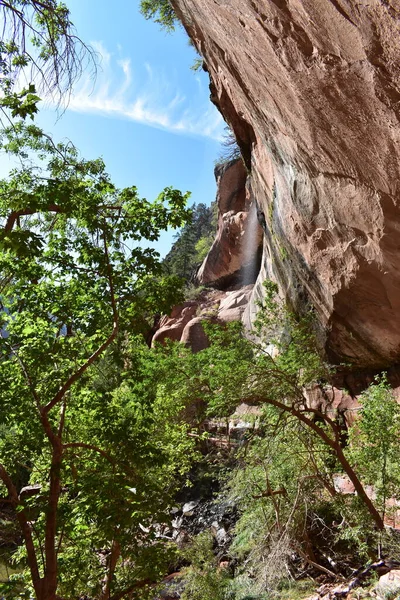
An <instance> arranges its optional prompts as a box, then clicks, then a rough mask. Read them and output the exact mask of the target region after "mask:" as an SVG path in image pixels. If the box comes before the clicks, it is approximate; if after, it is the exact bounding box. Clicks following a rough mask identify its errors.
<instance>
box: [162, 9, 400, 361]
mask: <svg viewBox="0 0 400 600" xmlns="http://www.w3.org/2000/svg"><path fill="white" fill-rule="evenodd" d="M172 4H173V5H174V8H175V10H176V12H177V14H178V16H179V17H180V19H181V20H182V22H183V24H184V26H185V28H186V30H187V32H188V34H189V35H190V37H191V38H192V40H193V41H194V43H195V45H196V47H197V48H198V50H199V51H200V53H201V54H202V56H203V57H204V60H205V68H206V69H207V70H208V72H209V74H210V80H211V98H212V100H213V102H214V103H215V104H216V105H217V107H218V108H219V110H220V111H221V113H222V114H223V116H224V118H225V120H226V121H227V122H228V124H229V125H230V126H231V128H232V129H233V131H234V133H235V136H236V138H237V140H238V142H239V146H240V148H241V151H242V155H243V158H244V162H245V165H246V168H247V170H248V172H249V178H250V183H249V185H250V186H251V193H252V195H253V197H254V199H255V201H256V203H257V210H258V215H259V220H260V223H261V224H262V225H263V229H264V254H263V264H262V268H261V271H260V276H259V280H258V283H257V284H256V286H255V289H254V292H253V294H254V297H257V295H260V294H261V293H262V292H261V287H260V283H261V281H262V279H263V278H272V279H275V280H276V281H277V282H278V283H279V285H280V288H281V290H282V293H284V294H285V295H286V297H287V298H288V299H289V301H290V302H291V303H292V304H293V305H294V306H295V307H296V308H298V309H300V310H301V309H303V310H304V309H305V308H306V307H307V306H312V307H313V308H314V309H315V312H316V314H317V317H318V320H319V322H320V324H321V331H323V332H324V334H325V335H326V339H325V346H326V349H327V352H328V355H329V357H330V359H331V360H332V359H333V360H338V361H343V360H346V361H349V362H350V363H351V364H353V365H354V366H363V367H364V366H367V367H373V368H380V367H384V366H387V365H388V364H391V363H394V362H396V361H398V360H399V358H400V318H399V317H400V269H399V266H400V210H399V193H400V161H399V158H400V147H399V137H400V127H399V114H400V83H399V75H400V60H399V59H400V35H399V33H400V19H399V17H400V3H399V1H398V0H368V1H367V0H361V1H358V2H356V1H355V0H301V1H300V0H172ZM252 306H253V308H251V307H250V309H249V311H248V316H247V318H248V319H250V318H251V315H252V313H253V312H254V303H253V305H252Z"/></svg>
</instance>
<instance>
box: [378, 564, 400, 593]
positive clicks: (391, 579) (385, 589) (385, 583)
mask: <svg viewBox="0 0 400 600" xmlns="http://www.w3.org/2000/svg"><path fill="white" fill-rule="evenodd" d="M375 593H376V596H377V598H379V600H386V599H387V598H394V599H395V598H398V597H399V596H400V570H399V569H393V570H392V571H389V573H386V574H385V575H382V577H380V578H379V581H378V583H377V584H376V586H375Z"/></svg>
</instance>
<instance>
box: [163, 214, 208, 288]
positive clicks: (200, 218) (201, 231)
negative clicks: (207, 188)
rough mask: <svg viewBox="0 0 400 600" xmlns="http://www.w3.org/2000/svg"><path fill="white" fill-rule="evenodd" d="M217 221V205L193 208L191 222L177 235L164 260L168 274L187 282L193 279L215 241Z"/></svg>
mask: <svg viewBox="0 0 400 600" xmlns="http://www.w3.org/2000/svg"><path fill="white" fill-rule="evenodd" d="M216 219H217V214H216V205H215V203H213V204H212V205H211V206H209V207H207V206H206V205H205V204H197V205H196V204H195V205H194V206H193V207H192V213H191V218H190V220H189V222H188V223H186V225H185V226H184V227H183V228H182V229H181V231H180V232H179V233H177V234H176V236H175V242H174V243H173V245H172V248H171V250H170V251H169V252H168V254H167V256H166V257H165V259H164V266H165V268H166V271H167V272H168V273H171V274H173V275H177V276H178V277H181V278H182V279H184V280H185V281H186V282H188V281H190V280H191V279H193V277H194V275H195V274H196V270H197V269H198V267H199V266H200V265H201V263H202V262H203V260H204V258H205V257H206V255H207V252H208V251H209V249H210V247H211V245H212V243H213V241H214V235H215V231H216V226H217V223H216Z"/></svg>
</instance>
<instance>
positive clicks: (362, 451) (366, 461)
mask: <svg viewBox="0 0 400 600" xmlns="http://www.w3.org/2000/svg"><path fill="white" fill-rule="evenodd" d="M359 401H360V404H361V410H360V414H359V418H358V419H356V421H355V422H354V424H353V426H352V427H351V429H350V432H349V442H350V444H349V454H350V456H351V459H352V460H353V461H354V463H355V464H356V465H357V470H358V472H359V473H360V475H361V476H362V478H363V481H364V482H365V484H367V485H373V486H374V489H375V492H376V494H377V503H378V505H379V509H380V511H381V514H382V517H383V518H384V516H385V513H386V502H387V500H388V498H390V497H393V498H398V497H399V493H400V450H399V436H400V406H399V404H398V402H397V400H396V398H395V396H394V394H393V391H392V389H391V388H390V386H389V383H388V381H387V377H386V376H385V375H382V376H379V377H376V379H375V381H374V382H373V383H372V385H370V386H369V388H368V389H367V390H366V391H365V392H363V394H361V396H360V398H359Z"/></svg>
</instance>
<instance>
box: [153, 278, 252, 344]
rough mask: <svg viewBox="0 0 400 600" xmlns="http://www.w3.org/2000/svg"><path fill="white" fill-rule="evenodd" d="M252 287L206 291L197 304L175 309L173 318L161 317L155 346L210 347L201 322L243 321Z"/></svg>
mask: <svg viewBox="0 0 400 600" xmlns="http://www.w3.org/2000/svg"><path fill="white" fill-rule="evenodd" d="M252 289H253V286H252V285H247V286H244V287H241V288H240V289H238V290H229V291H225V292H224V291H221V290H213V289H210V290H206V291H204V292H203V293H202V294H201V295H200V297H199V298H198V300H196V302H185V303H184V304H181V305H179V306H175V307H174V308H173V310H172V312H171V314H170V315H168V316H165V317H163V318H162V320H161V322H160V325H159V329H158V330H157V331H156V333H155V334H154V336H153V339H152V346H154V344H155V343H157V342H158V343H164V342H165V340H166V339H170V340H174V341H178V342H182V343H184V344H185V345H186V346H188V347H189V348H191V349H192V350H193V352H199V351H200V350H203V349H204V348H207V346H208V339H207V336H206V334H205V332H204V329H203V326H202V322H204V321H211V322H213V323H229V322H231V321H240V320H241V319H242V316H243V312H244V310H245V308H246V306H247V305H248V303H249V300H250V296H251V293H252Z"/></svg>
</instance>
